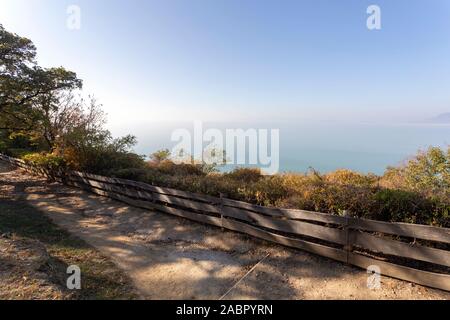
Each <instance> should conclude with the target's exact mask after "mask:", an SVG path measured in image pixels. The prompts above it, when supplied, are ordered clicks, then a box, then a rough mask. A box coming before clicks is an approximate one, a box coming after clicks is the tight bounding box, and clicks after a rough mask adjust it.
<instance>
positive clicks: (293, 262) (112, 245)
mask: <svg viewBox="0 0 450 320" xmlns="http://www.w3.org/2000/svg"><path fill="white" fill-rule="evenodd" d="M2 196H8V197H9V196H14V197H18V198H20V199H25V200H26V201H27V202H29V203H30V204H31V205H33V206H35V207H37V208H39V209H40V210H41V211H42V212H43V213H45V214H46V215H47V216H48V217H50V218H51V219H52V220H53V221H54V222H55V223H56V224H58V225H60V226H61V227H63V228H65V229H67V230H68V231H70V232H71V233H73V234H75V235H77V236H79V237H80V238H82V239H83V240H85V241H86V242H87V243H89V244H91V245H92V246H94V247H95V248H97V249H98V250H100V251H101V252H102V253H104V254H106V255H108V256H109V257H110V258H111V259H112V260H113V261H114V262H115V263H116V264H117V265H118V267H120V268H122V269H123V270H124V271H125V272H126V273H128V275H129V276H130V277H131V279H132V281H133V282H134V285H135V286H136V288H137V289H138V290H139V292H140V293H141V295H142V297H143V298H145V299H218V298H220V297H221V296H222V295H223V294H224V293H226V292H227V291H228V290H229V289H230V288H232V287H233V286H234V285H235V284H236V283H237V282H238V281H239V280H240V279H241V278H242V277H243V276H244V275H245V274H246V273H247V272H248V270H250V269H251V268H252V267H253V266H254V265H255V264H257V263H258V262H259V261H261V259H263V258H264V257H265V256H267V254H270V256H269V257H268V258H267V259H265V260H264V261H263V262H261V263H260V264H259V265H258V266H257V267H256V268H255V270H253V271H252V272H251V273H250V274H249V275H248V277H246V278H245V279H244V280H243V281H241V282H240V283H239V284H238V285H237V286H236V287H235V288H234V289H233V290H231V292H230V293H229V294H228V295H227V296H226V299H450V293H448V292H443V291H439V290H434V289H429V288H425V287H422V286H419V285H414V284H410V283H407V282H404V281H400V280H395V279H391V278H387V277H382V281H381V288H380V289H377V290H371V289H368V288H367V285H366V283H367V274H366V272H365V271H364V270H360V269H357V268H354V267H351V266H347V265H345V264H342V263H339V262H335V261H332V260H329V259H326V258H322V257H319V256H314V255H311V254H308V253H306V252H302V251H299V250H293V249H289V248H284V247H282V246H279V245H274V244H270V243H267V242H263V241H259V240H255V239H251V238H249V237H246V236H244V235H240V234H238V233H234V232H227V231H225V232H223V231H221V229H219V228H214V227H210V226H205V225H202V224H198V223H195V222H191V221H188V220H185V219H181V218H178V217H173V216H170V215H166V214H163V213H159V212H152V211H149V210H144V209H139V208H133V207H130V206H128V205H126V204H123V203H120V202H117V201H114V200H111V199H107V198H103V197H99V196H96V195H92V194H89V193H87V192H84V191H81V190H79V189H76V188H71V187H67V186H64V185H61V184H58V183H48V182H47V181H46V180H45V179H43V178H40V177H36V176H32V175H30V174H27V173H25V172H23V171H19V170H15V169H13V168H11V167H8V166H7V165H6V164H5V163H4V162H2V161H0V201H1V197H2Z"/></svg>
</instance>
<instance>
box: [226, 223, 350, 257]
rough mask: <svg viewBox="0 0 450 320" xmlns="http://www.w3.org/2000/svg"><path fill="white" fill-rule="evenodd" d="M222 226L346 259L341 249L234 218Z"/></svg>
mask: <svg viewBox="0 0 450 320" xmlns="http://www.w3.org/2000/svg"><path fill="white" fill-rule="evenodd" d="M223 227H224V228H226V229H229V230H233V231H237V232H240V233H244V234H247V235H250V236H253V237H256V238H260V239H263V240H266V241H270V242H275V243H278V244H281V245H284V246H288V247H292V248H297V249H302V250H305V251H308V252H311V253H314V254H318V255H321V256H323V257H327V258H331V259H334V260H338V261H342V262H345V260H346V253H345V251H343V250H340V249H336V248H332V247H327V246H324V245H320V244H317V243H312V242H308V241H305V240H300V239H294V238H290V237H285V236H282V235H279V234H274V233H271V232H269V231H267V230H263V229H260V228H257V227H254V226H251V225H249V224H246V223H242V222H238V221H235V220H229V219H224V221H223Z"/></svg>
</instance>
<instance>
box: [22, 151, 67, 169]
mask: <svg viewBox="0 0 450 320" xmlns="http://www.w3.org/2000/svg"><path fill="white" fill-rule="evenodd" d="M22 160H24V161H25V162H26V163H28V164H30V165H33V166H38V167H41V168H44V169H47V170H58V169H63V168H65V167H66V163H65V160H64V158H62V157H60V156H57V155H54V154H51V153H31V154H27V155H25V156H23V157H22Z"/></svg>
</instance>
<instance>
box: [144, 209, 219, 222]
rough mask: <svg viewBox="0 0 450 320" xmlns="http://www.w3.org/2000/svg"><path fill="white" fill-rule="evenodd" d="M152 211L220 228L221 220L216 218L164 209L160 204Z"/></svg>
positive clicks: (179, 210)
mask: <svg viewBox="0 0 450 320" xmlns="http://www.w3.org/2000/svg"><path fill="white" fill-rule="evenodd" d="M153 206H154V209H156V210H158V211H162V212H165V213H168V214H172V215H176V216H178V217H182V218H186V219H189V220H194V221H197V222H201V223H206V224H210V225H213V226H216V227H221V226H222V219H221V218H218V217H213V216H208V215H204V214H199V213H194V212H189V211H186V210H182V209H177V208H172V207H166V206H164V205H160V204H154V205H153Z"/></svg>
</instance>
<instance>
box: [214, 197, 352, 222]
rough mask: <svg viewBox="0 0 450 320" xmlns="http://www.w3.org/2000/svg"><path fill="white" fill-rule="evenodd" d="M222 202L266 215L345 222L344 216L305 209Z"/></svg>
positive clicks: (227, 200)
mask: <svg viewBox="0 0 450 320" xmlns="http://www.w3.org/2000/svg"><path fill="white" fill-rule="evenodd" d="M222 204H223V205H224V206H228V207H232V208H239V209H245V210H249V211H253V212H258V213H262V214H265V215H268V216H273V217H285V218H288V219H299V220H311V221H318V222H324V223H332V224H345V218H344V217H340V216H336V215H331V214H327V213H321V212H312V211H306V210H298V209H282V208H271V207H263V206H258V205H254V204H251V203H247V202H242V201H237V200H231V199H222Z"/></svg>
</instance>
